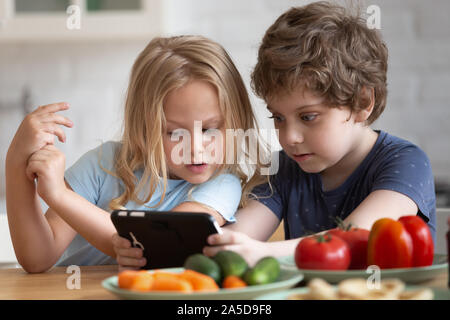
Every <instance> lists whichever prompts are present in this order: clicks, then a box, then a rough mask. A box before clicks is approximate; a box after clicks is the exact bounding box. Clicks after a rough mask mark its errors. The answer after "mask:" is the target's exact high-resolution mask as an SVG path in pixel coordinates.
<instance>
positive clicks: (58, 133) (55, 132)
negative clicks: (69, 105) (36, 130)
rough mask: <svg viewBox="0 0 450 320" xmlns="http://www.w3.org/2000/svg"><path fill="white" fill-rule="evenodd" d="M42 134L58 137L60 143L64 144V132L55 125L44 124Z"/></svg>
mask: <svg viewBox="0 0 450 320" xmlns="http://www.w3.org/2000/svg"><path fill="white" fill-rule="evenodd" d="M43 130H44V132H48V133H51V134H53V135H55V136H57V137H58V140H59V141H61V142H66V134H65V132H64V130H63V129H62V128H61V127H60V126H59V125H56V124H46V125H45V126H44V128H43Z"/></svg>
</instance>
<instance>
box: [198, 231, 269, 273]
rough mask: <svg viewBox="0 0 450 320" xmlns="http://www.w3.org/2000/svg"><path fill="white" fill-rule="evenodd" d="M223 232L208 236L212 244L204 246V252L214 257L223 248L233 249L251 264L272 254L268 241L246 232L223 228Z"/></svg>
mask: <svg viewBox="0 0 450 320" xmlns="http://www.w3.org/2000/svg"><path fill="white" fill-rule="evenodd" d="M222 231H223V233H222V234H213V235H210V236H209V237H208V240H207V241H208V243H209V244H210V245H211V246H208V247H204V248H203V254H204V255H206V256H210V257H213V256H214V255H216V253H217V252H219V251H222V250H231V251H235V252H237V253H239V254H240V255H241V256H242V257H243V258H244V259H245V260H246V261H247V263H248V264H249V265H250V266H253V265H255V264H256V262H257V261H258V260H259V259H261V258H262V257H265V256H268V255H270V254H269V253H268V252H267V249H266V243H265V242H261V241H258V240H255V239H252V238H250V237H249V236H247V235H246V234H245V233H242V232H237V231H231V230H227V229H222Z"/></svg>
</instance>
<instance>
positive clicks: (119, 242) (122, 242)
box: [112, 232, 131, 249]
mask: <svg viewBox="0 0 450 320" xmlns="http://www.w3.org/2000/svg"><path fill="white" fill-rule="evenodd" d="M112 243H113V246H114V247H115V248H123V249H127V248H131V242H130V241H129V240H128V239H126V238H123V237H121V236H119V234H118V233H117V232H116V233H114V234H113V235H112Z"/></svg>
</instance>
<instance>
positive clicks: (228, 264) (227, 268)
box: [213, 250, 248, 278]
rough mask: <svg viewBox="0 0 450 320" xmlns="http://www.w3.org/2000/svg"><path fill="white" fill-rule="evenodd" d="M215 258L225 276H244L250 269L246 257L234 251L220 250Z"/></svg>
mask: <svg viewBox="0 0 450 320" xmlns="http://www.w3.org/2000/svg"><path fill="white" fill-rule="evenodd" d="M213 259H214V261H216V262H217V264H218V265H219V266H220V269H221V270H222V276H223V278H226V277H227V276H230V275H233V276H238V277H242V275H243V274H244V273H245V271H247V269H248V264H247V262H246V261H245V260H244V258H242V257H241V256H240V255H239V254H238V253H236V252H234V251H229V250H223V251H219V252H218V253H217V254H216V255H215V256H214V257H213Z"/></svg>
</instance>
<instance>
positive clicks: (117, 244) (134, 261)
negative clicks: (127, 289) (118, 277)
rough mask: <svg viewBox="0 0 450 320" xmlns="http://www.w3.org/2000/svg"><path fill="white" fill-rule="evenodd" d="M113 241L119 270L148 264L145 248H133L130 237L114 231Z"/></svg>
mask: <svg viewBox="0 0 450 320" xmlns="http://www.w3.org/2000/svg"><path fill="white" fill-rule="evenodd" d="M112 243H113V247H114V252H115V253H116V261H117V263H118V264H119V271H123V270H126V269H134V270H137V269H140V268H141V267H143V266H145V265H146V264H147V260H146V259H145V258H144V257H143V250H142V249H141V248H133V247H132V246H131V242H130V241H129V240H128V239H126V238H122V237H121V236H119V235H118V234H117V233H114V234H113V236H112Z"/></svg>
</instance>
